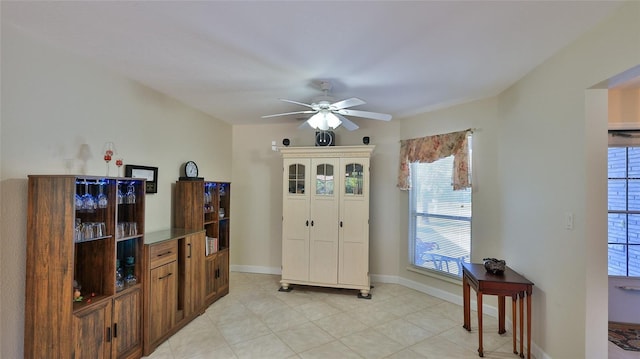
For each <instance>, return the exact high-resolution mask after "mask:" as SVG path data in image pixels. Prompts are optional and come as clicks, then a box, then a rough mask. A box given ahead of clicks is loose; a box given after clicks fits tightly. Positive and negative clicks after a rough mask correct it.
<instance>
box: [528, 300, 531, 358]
mask: <svg viewBox="0 0 640 359" xmlns="http://www.w3.org/2000/svg"><path fill="white" fill-rule="evenodd" d="M527 358H528V359H531V293H527Z"/></svg>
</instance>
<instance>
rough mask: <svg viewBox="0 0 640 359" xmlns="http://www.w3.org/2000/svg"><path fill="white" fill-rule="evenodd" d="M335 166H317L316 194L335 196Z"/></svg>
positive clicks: (325, 164)
mask: <svg viewBox="0 0 640 359" xmlns="http://www.w3.org/2000/svg"><path fill="white" fill-rule="evenodd" d="M333 184H334V176H333V165H332V164H328V163H321V164H319V165H317V166H316V194H317V195H325V196H330V195H333V187H334V186H333Z"/></svg>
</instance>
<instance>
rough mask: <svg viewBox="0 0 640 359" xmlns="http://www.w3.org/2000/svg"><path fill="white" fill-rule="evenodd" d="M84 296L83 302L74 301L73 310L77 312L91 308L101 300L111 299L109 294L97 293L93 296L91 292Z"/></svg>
mask: <svg viewBox="0 0 640 359" xmlns="http://www.w3.org/2000/svg"><path fill="white" fill-rule="evenodd" d="M83 297H84V298H83V299H82V301H81V302H76V301H74V302H73V312H74V313H77V312H80V311H82V310H85V309H86V310H89V309H90V308H91V307H93V306H97V305H100V304H101V302H103V301H107V300H111V296H109V295H96V296H94V297H91V293H89V295H88V296H83Z"/></svg>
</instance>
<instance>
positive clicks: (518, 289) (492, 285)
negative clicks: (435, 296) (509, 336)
mask: <svg viewBox="0 0 640 359" xmlns="http://www.w3.org/2000/svg"><path fill="white" fill-rule="evenodd" d="M471 287H473V289H474V290H475V291H476V295H477V302H478V338H479V342H480V343H479V347H478V354H479V355H480V356H481V357H483V356H484V350H483V348H482V295H483V294H489V295H497V296H498V333H499V334H503V333H505V332H506V330H505V328H504V308H505V306H504V298H505V296H510V297H511V299H512V303H511V310H512V311H513V313H512V316H513V353H514V354H518V351H517V350H516V322H517V315H516V304H517V303H518V300H520V357H521V358H524V348H523V346H524V338H523V336H524V333H523V332H524V300H525V296H526V300H527V319H526V321H527V358H531V294H532V292H533V283H532V282H530V281H529V280H528V279H527V278H525V277H523V276H521V275H520V274H518V273H516V272H515V271H514V270H512V269H511V268H509V267H506V269H505V271H504V273H503V274H499V275H498V274H491V273H487V271H486V270H485V268H484V265H482V264H476V263H462V292H463V299H464V325H463V327H464V328H465V329H466V330H468V331H471V305H470V295H471V291H470V288H471Z"/></svg>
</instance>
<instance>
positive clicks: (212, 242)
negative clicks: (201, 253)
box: [205, 236, 218, 256]
mask: <svg viewBox="0 0 640 359" xmlns="http://www.w3.org/2000/svg"><path fill="white" fill-rule="evenodd" d="M217 251H218V238H215V237H209V236H206V237H205V255H207V256H208V255H210V254H213V253H216V252H217Z"/></svg>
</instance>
